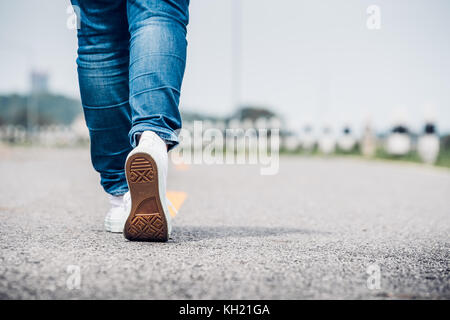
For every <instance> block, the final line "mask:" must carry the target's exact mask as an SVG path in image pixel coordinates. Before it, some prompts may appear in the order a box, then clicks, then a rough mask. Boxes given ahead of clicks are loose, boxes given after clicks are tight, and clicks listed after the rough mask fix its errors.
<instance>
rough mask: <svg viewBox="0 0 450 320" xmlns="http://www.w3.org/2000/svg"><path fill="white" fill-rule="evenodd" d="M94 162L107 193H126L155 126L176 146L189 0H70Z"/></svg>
mask: <svg viewBox="0 0 450 320" xmlns="http://www.w3.org/2000/svg"><path fill="white" fill-rule="evenodd" d="M72 4H73V5H74V6H76V7H74V8H75V12H77V13H79V16H78V18H79V22H80V24H79V29H78V59H77V65H78V79H79V85H80V92H81V101H82V105H83V111H84V116H85V119H86V124H87V127H88V128H89V133H90V139H91V160H92V164H93V166H94V168H95V170H96V171H98V172H99V173H100V177H101V184H102V186H103V188H104V189H105V191H106V192H108V193H109V194H112V195H120V194H123V193H125V192H126V191H127V190H128V186H127V182H126V179H125V171H124V166H125V160H126V157H127V155H128V153H129V152H130V151H131V149H132V148H133V147H135V146H136V137H137V135H139V134H140V133H141V132H143V131H147V130H151V131H154V132H155V133H156V134H158V135H159V136H160V137H161V138H162V139H163V140H165V141H166V143H167V145H168V146H169V148H171V147H173V146H175V145H176V144H177V143H178V138H177V135H176V133H175V131H176V130H177V129H179V128H180V127H181V118H180V113H179V110H178V104H179V99H180V90H181V83H182V80H183V75H184V69H185V63H186V46H187V42H186V26H187V24H188V19H189V13H188V6H189V0H72Z"/></svg>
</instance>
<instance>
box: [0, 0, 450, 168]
mask: <svg viewBox="0 0 450 320" xmlns="http://www.w3.org/2000/svg"><path fill="white" fill-rule="evenodd" d="M449 9H450V3H449V2H448V1H446V0H433V1H421V0H413V1H411V0H409V1H406V0H398V1H364V0H359V1H357V0H351V1H332V0H322V1H312V0H308V1H293V0H283V1H279V2H277V3H276V4H274V2H273V1H269V0H241V1H239V0H228V1H223V0H194V1H192V2H191V9H190V14H191V17H190V24H189V29H188V41H189V49H188V64H187V69H186V75H185V80H184V84H183V93H182V99H181V106H180V108H181V110H182V114H183V119H184V122H185V125H186V127H187V128H190V127H191V122H192V121H194V120H207V121H208V126H210V127H219V128H226V127H244V128H250V127H270V128H278V127H279V128H280V129H281V137H282V151H283V152H286V153H294V154H296V153H298V154H301V153H308V154H330V155H331V154H339V155H343V154H349V155H353V156H355V155H364V156H366V157H375V158H377V157H378V158H390V159H401V160H408V161H415V162H425V163H430V164H436V165H439V166H450V136H449V133H450V108H449V106H450V91H449V88H450V43H449V41H448V36H449V30H450V21H449V19H448V18H449V17H448V13H449V12H450V10H449ZM71 16H72V11H71V8H70V6H69V1H61V0H45V1H37V0H32V1H30V0H26V1H25V0H16V1H14V2H6V1H3V2H1V3H0V26H1V28H0V43H1V46H0V141H1V143H2V145H3V147H2V148H6V147H7V146H10V145H39V146H49V147H55V146H57V147H70V146H79V145H87V144H88V139H89V138H88V132H87V129H86V127H85V125H84V119H83V114H82V108H81V103H80V97H79V91H78V90H79V88H78V83H77V74H76V62H75V60H76V48H77V41H76V30H74V29H73V28H71V27H70V21H71Z"/></svg>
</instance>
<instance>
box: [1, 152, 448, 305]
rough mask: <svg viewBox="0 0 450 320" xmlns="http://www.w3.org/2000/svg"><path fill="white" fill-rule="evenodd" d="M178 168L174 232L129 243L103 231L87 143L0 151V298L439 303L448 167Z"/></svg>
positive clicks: (349, 163)
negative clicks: (179, 197)
mask: <svg viewBox="0 0 450 320" xmlns="http://www.w3.org/2000/svg"><path fill="white" fill-rule="evenodd" d="M185 169H186V170H177V169H176V168H175V167H173V166H172V167H171V169H170V174H169V182H168V188H169V189H170V190H174V191H184V192H186V193H187V199H186V201H185V202H184V204H183V206H182V207H181V210H180V212H179V213H178V215H177V217H176V220H175V223H174V232H173V236H172V239H171V240H170V241H169V242H168V243H138V242H130V241H127V240H126V239H125V238H124V237H123V236H122V235H120V234H111V233H107V232H105V231H104V230H103V218H104V215H105V212H106V210H107V208H108V203H107V200H106V197H105V195H104V193H103V191H102V189H101V188H100V186H99V184H98V180H99V179H98V177H97V174H96V173H95V172H94V171H93V169H92V168H91V164H90V159H89V154H88V150H87V149H76V150H74V149H60V150H54V149H17V148H14V149H5V148H3V149H2V150H0V177H1V183H0V216H1V219H0V248H1V249H0V250H1V251H0V263H1V265H0V298H2V299H17V298H25V299H36V298H37V299H53V298H71V299H80V298H84V299H86V298H87V299H97V298H104V299H116V298H131V299H136V298H139V299H175V298H176V299H303V298H306V299H315V298H325V299H331V298H333V299H334V298H337V299H341V298H342V299H350V298H356V299H360V298H369V299H385V298H388V299H390V298H393V299H397V298H400V299H414V298H426V299H428V298H432V299H434V298H446V299H449V298H450V263H449V261H450V254H449V253H450V250H449V249H450V241H449V234H450V232H449V231H450V197H449V195H450V171H448V170H444V169H435V168H430V167H425V166H418V165H408V164H400V163H390V162H379V161H365V160H358V159H350V158H345V159H344V158H330V159H323V158H308V157H283V158H282V159H281V163H280V172H279V174H278V175H275V176H261V175H260V174H259V168H258V167H257V166H254V165H253V166H243V165H242V166H239V165H236V166H217V165H216V166H206V165H194V166H189V167H187V168H185ZM368 271H370V272H374V273H373V274H369V273H368ZM378 271H379V272H378ZM368 279H369V285H368ZM378 280H379V281H378ZM378 284H379V288H378ZM377 288H378V289H377Z"/></svg>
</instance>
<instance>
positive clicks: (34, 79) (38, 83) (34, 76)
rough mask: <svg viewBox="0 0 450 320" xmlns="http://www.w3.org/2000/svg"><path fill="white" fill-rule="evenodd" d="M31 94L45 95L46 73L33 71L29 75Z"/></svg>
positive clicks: (46, 87)
mask: <svg viewBox="0 0 450 320" xmlns="http://www.w3.org/2000/svg"><path fill="white" fill-rule="evenodd" d="M30 78H31V79H30V80H31V93H47V92H48V91H49V90H48V80H49V75H48V73H46V72H42V71H35V70H33V71H32V72H31V75H30Z"/></svg>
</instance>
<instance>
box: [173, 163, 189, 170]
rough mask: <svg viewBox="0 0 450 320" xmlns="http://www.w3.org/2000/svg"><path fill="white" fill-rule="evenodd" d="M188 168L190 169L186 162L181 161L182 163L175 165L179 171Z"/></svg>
mask: <svg viewBox="0 0 450 320" xmlns="http://www.w3.org/2000/svg"><path fill="white" fill-rule="evenodd" d="M188 169H189V166H188V165H187V164H185V163H180V164H177V165H175V170H177V171H186V170H188Z"/></svg>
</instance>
